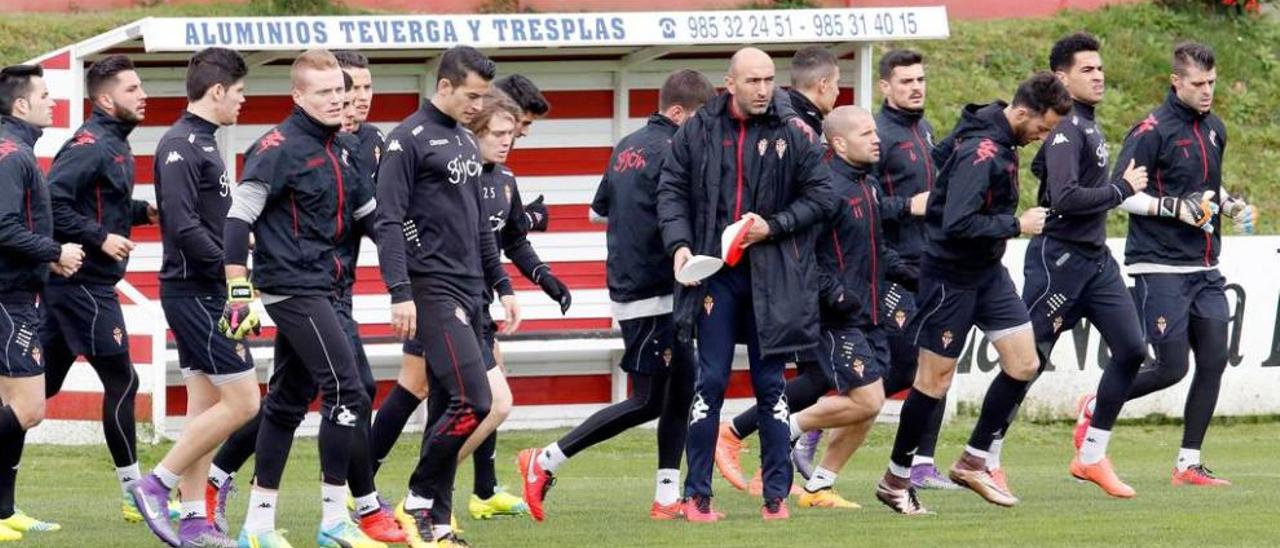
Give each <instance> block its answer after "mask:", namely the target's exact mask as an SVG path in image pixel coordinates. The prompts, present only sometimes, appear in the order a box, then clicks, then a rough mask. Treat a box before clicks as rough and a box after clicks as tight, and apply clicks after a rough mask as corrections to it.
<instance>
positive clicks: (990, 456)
mask: <svg viewBox="0 0 1280 548" xmlns="http://www.w3.org/2000/svg"><path fill="white" fill-rule="evenodd" d="M1002 447H1004V438H996V439H994V440H991V448H990V449H987V470H995V469H998V468H1000V449H1001V448H1002Z"/></svg>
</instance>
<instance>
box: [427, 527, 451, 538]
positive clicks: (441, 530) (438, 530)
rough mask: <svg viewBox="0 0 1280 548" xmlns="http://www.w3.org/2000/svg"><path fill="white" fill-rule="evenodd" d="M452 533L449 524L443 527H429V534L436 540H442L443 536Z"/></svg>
mask: <svg viewBox="0 0 1280 548" xmlns="http://www.w3.org/2000/svg"><path fill="white" fill-rule="evenodd" d="M452 532H453V527H450V526H449V524H447V523H446V524H444V525H432V526H431V534H432V535H434V536H435V537H436V539H442V538H444V536H445V535H447V534H449V533H452Z"/></svg>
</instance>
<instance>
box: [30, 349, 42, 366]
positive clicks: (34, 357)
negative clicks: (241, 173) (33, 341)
mask: <svg viewBox="0 0 1280 548" xmlns="http://www.w3.org/2000/svg"><path fill="white" fill-rule="evenodd" d="M40 357H41V353H40V347H39V346H35V345H32V346H31V361H33V362H36V363H37V364H39V363H40Z"/></svg>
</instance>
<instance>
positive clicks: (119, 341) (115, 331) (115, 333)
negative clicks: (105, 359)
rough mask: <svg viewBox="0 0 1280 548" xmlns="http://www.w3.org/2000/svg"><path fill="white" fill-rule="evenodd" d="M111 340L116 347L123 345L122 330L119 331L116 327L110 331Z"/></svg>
mask: <svg viewBox="0 0 1280 548" xmlns="http://www.w3.org/2000/svg"><path fill="white" fill-rule="evenodd" d="M111 338H113V339H115V340H116V344H117V345H121V344H124V330H122V329H120V327H119V326H116V328H115V329H112V330H111Z"/></svg>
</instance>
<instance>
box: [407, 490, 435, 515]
mask: <svg viewBox="0 0 1280 548" xmlns="http://www.w3.org/2000/svg"><path fill="white" fill-rule="evenodd" d="M434 505H435V501H434V500H431V499H429V498H425V497H419V496H418V495H415V494H413V491H409V494H408V495H405V497H404V509H405V510H406V511H407V510H423V509H426V510H430V509H431V507H432V506H434Z"/></svg>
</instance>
